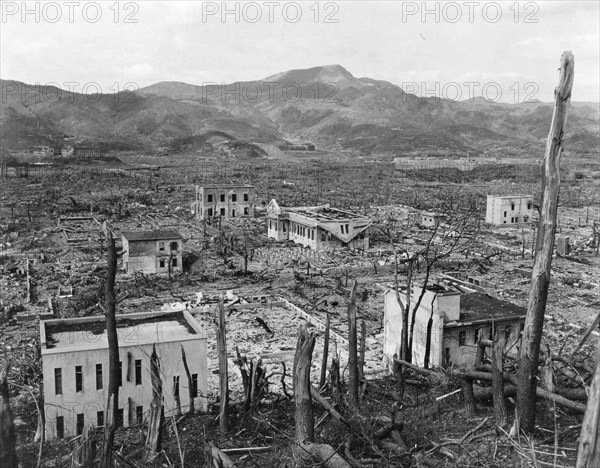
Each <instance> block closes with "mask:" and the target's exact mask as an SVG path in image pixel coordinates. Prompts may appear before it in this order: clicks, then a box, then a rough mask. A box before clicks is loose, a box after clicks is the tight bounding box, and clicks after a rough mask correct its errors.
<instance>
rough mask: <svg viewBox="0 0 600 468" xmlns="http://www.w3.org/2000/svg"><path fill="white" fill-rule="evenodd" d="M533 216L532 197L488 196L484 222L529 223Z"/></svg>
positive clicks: (499, 223)
mask: <svg viewBox="0 0 600 468" xmlns="http://www.w3.org/2000/svg"><path fill="white" fill-rule="evenodd" d="M532 214H533V196H532V195H488V196H487V208H486V211H485V222H486V223H488V224H494V225H496V226H501V225H503V224H522V223H531V222H532Z"/></svg>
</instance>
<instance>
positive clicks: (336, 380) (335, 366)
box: [329, 353, 341, 405]
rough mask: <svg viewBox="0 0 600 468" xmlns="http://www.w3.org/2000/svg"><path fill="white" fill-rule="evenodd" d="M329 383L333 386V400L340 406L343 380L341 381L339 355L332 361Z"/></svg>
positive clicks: (335, 355)
mask: <svg viewBox="0 0 600 468" xmlns="http://www.w3.org/2000/svg"><path fill="white" fill-rule="evenodd" d="M329 382H330V384H331V398H332V399H333V401H335V402H336V403H337V404H338V405H339V403H340V393H341V388H340V387H341V379H340V358H339V356H338V354H337V353H335V354H334V356H333V359H331V370H330V371H329Z"/></svg>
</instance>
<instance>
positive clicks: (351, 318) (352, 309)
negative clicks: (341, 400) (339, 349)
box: [348, 281, 359, 410]
mask: <svg viewBox="0 0 600 468" xmlns="http://www.w3.org/2000/svg"><path fill="white" fill-rule="evenodd" d="M356 286H357V283H356V281H354V284H353V285H352V292H351V293H350V302H349V303H348V406H350V408H352V409H354V410H357V409H358V386H359V380H358V343H357V341H358V340H357V336H356Z"/></svg>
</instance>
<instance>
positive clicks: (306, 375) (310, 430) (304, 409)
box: [294, 324, 316, 445]
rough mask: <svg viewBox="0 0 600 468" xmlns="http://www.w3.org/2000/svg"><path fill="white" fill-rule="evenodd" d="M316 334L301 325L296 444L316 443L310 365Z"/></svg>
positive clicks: (296, 375) (296, 360)
mask: <svg viewBox="0 0 600 468" xmlns="http://www.w3.org/2000/svg"><path fill="white" fill-rule="evenodd" d="M315 339H316V334H315V332H314V330H309V329H308V327H307V326H306V325H304V324H303V325H300V328H299V330H298V343H297V344H296V353H295V355H294V403H295V408H296V410H295V414H294V419H295V423H296V443H298V444H300V445H302V444H304V443H305V442H314V439H315V428H314V418H313V409H312V396H311V384H310V363H311V361H312V353H313V349H314V347H315Z"/></svg>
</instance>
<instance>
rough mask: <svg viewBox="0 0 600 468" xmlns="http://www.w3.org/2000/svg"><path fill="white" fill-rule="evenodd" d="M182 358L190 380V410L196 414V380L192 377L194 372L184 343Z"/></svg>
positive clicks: (189, 411) (190, 412)
mask: <svg viewBox="0 0 600 468" xmlns="http://www.w3.org/2000/svg"><path fill="white" fill-rule="evenodd" d="M181 360H182V361H183V368H184V369H185V375H186V376H187V381H188V392H189V395H190V409H189V410H188V413H189V414H194V412H195V408H194V398H196V394H195V393H196V388H194V381H193V379H192V374H191V372H190V368H189V366H188V363H187V359H186V357H185V349H184V347H183V345H181Z"/></svg>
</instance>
